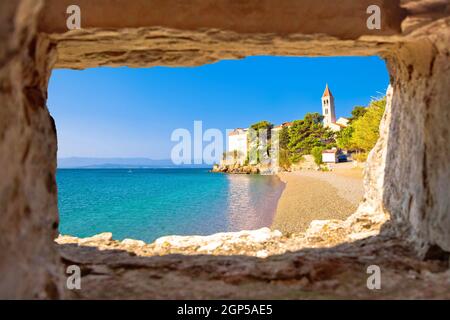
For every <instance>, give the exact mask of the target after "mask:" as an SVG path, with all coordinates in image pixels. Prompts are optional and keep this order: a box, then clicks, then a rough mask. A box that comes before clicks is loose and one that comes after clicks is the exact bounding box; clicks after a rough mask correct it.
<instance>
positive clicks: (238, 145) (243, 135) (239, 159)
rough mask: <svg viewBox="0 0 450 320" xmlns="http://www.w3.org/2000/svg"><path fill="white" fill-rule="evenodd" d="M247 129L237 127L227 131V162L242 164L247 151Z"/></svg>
mask: <svg viewBox="0 0 450 320" xmlns="http://www.w3.org/2000/svg"><path fill="white" fill-rule="evenodd" d="M247 131H248V129H242V128H237V129H234V130H233V131H231V132H230V133H228V154H227V160H226V161H227V162H233V163H237V164H239V165H241V166H242V165H244V163H245V160H246V158H247V151H248V141H247ZM235 155H236V158H235V157H234V156H235Z"/></svg>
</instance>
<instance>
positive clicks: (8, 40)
mask: <svg viewBox="0 0 450 320" xmlns="http://www.w3.org/2000/svg"><path fill="white" fill-rule="evenodd" d="M42 4H43V2H42V1H0V167H1V170H2V171H1V178H0V274H1V280H0V298H58V297H59V292H60V288H59V287H60V282H61V281H60V280H59V276H60V275H61V272H60V270H62V269H60V268H61V266H60V263H59V257H58V253H57V252H56V250H55V249H54V244H53V241H52V238H54V237H55V236H56V235H57V229H58V212H57V203H56V182H55V176H54V173H55V168H56V132H55V126H54V123H53V119H52V118H51V117H50V115H49V112H48V110H47V108H46V106H45V101H46V99H47V93H46V92H47V80H48V75H49V69H48V66H49V64H51V63H52V61H53V60H52V53H51V46H50V45H49V43H48V42H46V41H44V40H42V41H41V40H38V39H37V37H36V25H37V14H38V13H39V11H40V9H41V6H42Z"/></svg>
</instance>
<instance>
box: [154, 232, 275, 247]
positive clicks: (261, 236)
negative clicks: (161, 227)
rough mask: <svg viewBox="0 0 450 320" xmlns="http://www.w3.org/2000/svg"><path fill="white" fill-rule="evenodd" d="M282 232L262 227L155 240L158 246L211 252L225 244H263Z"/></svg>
mask: <svg viewBox="0 0 450 320" xmlns="http://www.w3.org/2000/svg"><path fill="white" fill-rule="evenodd" d="M281 236H282V233H281V232H280V231H278V230H274V231H272V230H270V229H269V228H261V229H257V230H243V231H238V232H221V233H216V234H212V235H209V236H165V237H161V238H158V239H156V240H155V242H154V244H155V246H156V247H157V248H161V249H162V248H167V247H170V248H172V249H183V248H192V247H197V251H198V252H211V251H214V250H215V249H217V248H219V247H223V246H224V245H226V244H228V245H239V244H245V245H252V244H255V245H256V244H259V245H260V244H262V243H265V242H268V241H271V240H275V239H278V238H280V237H281Z"/></svg>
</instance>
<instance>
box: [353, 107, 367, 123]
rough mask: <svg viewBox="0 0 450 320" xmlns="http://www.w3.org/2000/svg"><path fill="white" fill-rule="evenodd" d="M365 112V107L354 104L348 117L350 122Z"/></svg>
mask: <svg viewBox="0 0 450 320" xmlns="http://www.w3.org/2000/svg"><path fill="white" fill-rule="evenodd" d="M366 112H367V108H366V107H363V106H355V107H353V110H352V116H351V118H350V119H349V120H350V122H352V121H355V120H357V119H358V118H360V117H362V116H363V115H364V114H365V113H366Z"/></svg>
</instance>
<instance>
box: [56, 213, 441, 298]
mask: <svg viewBox="0 0 450 320" xmlns="http://www.w3.org/2000/svg"><path fill="white" fill-rule="evenodd" d="M381 223H382V220H373V217H372V216H369V217H364V216H359V217H352V219H348V220H346V221H339V220H334V221H314V222H313V223H312V224H311V227H310V228H309V229H308V231H307V232H306V233H305V234H293V235H282V234H281V233H280V232H278V231H271V230H269V229H268V228H263V229H260V230H252V231H241V232H231V233H219V234H214V235H211V236H204V237H201V236H183V237H180V236H168V237H162V238H159V239H157V240H156V241H155V242H154V243H151V244H144V245H138V246H136V245H134V244H133V243H130V242H127V243H124V241H122V242H119V241H115V240H112V239H111V238H110V234H109V233H106V234H101V235H98V236H94V237H90V238H87V239H89V240H86V238H85V239H78V238H74V237H68V236H60V237H58V239H56V242H57V243H59V251H60V252H61V256H62V257H63V261H64V262H65V263H66V264H67V265H70V264H77V265H79V266H81V268H82V273H83V277H82V289H81V290H79V291H73V292H68V293H67V295H68V297H72V298H106V299H108V298H124V299H149V298H150V299H163V298H184V299H212V298H216V299H217V298H247V299H249V298H250V299H257V298H259V299H268V298H290V299H305V298H306V299H318V298H353V299H357V298H364V299H368V298H369V299H379V298H449V297H450V293H449V292H448V286H449V285H450V278H449V275H450V274H449V270H448V261H428V262H423V261H421V260H418V259H417V258H415V257H414V255H413V253H412V251H411V249H410V248H409V247H408V246H406V245H405V243H404V242H403V241H402V240H400V239H395V238H392V237H390V236H387V235H377V234H378V232H379V227H380V224H381ZM375 235H376V236H375ZM368 236H369V237H368ZM362 237H368V238H365V239H362V240H359V239H360V238H362ZM93 239H97V240H95V241H93ZM357 239H358V240H357ZM342 241H347V243H345V244H341V245H338V246H335V245H336V244H337V243H342ZM327 248H328V249H327ZM373 264H375V265H378V266H380V268H381V270H382V288H381V290H376V291H371V290H369V289H367V286H366V280H367V273H366V269H367V266H369V265H373Z"/></svg>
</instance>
